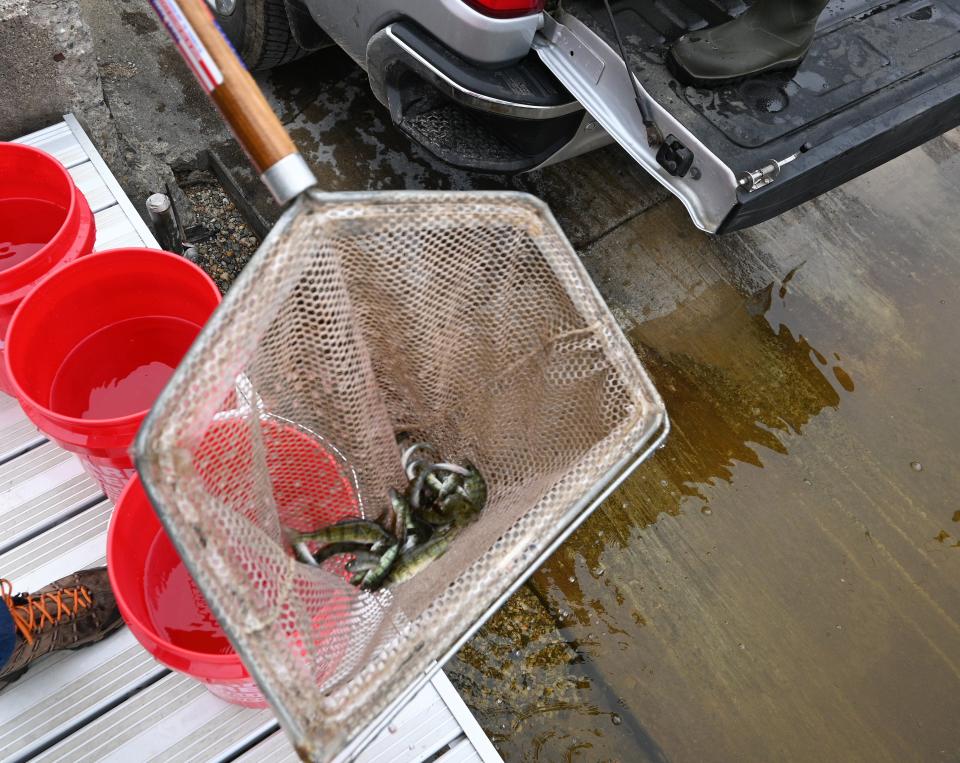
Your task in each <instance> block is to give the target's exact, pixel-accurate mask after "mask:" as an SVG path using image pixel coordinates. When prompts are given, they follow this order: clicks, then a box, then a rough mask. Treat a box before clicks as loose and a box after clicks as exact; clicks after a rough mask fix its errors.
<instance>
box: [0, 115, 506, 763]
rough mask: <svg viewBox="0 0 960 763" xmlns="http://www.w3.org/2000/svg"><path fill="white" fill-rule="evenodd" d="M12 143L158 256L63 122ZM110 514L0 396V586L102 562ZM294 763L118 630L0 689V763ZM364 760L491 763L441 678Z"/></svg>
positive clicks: (253, 723)
mask: <svg viewBox="0 0 960 763" xmlns="http://www.w3.org/2000/svg"><path fill="white" fill-rule="evenodd" d="M18 142H21V143H25V144H27V145H31V146H35V147H37V148H40V149H42V150H44V151H46V152H47V153H50V154H52V155H53V156H55V157H56V158H57V159H58V160H60V162H61V163H63V164H64V166H66V167H67V169H68V170H70V173H71V175H72V176H73V178H74V180H75V181H76V183H77V185H78V187H79V188H80V190H81V191H82V192H83V194H84V195H85V196H86V198H87V199H88V201H89V202H90V206H91V208H92V209H93V211H94V214H95V218H96V225H97V241H96V246H95V249H96V250H102V249H110V248H115V247H121V246H136V247H139V246H147V247H154V248H157V246H158V245H157V242H156V240H155V239H154V238H153V236H152V234H151V233H150V230H149V229H148V228H147V226H146V225H145V224H144V223H143V221H142V220H141V219H140V217H139V215H138V214H137V212H136V210H135V209H134V207H133V205H132V204H131V203H130V200H129V199H128V198H127V197H126V195H125V194H124V193H123V190H122V189H121V188H120V186H119V184H118V183H117V181H116V179H115V178H114V177H113V175H112V174H111V173H110V170H109V169H108V168H107V166H106V164H105V163H104V162H103V159H102V158H101V157H100V155H99V154H98V153H97V151H96V149H95V148H94V146H93V145H92V144H91V143H90V141H89V139H88V138H87V136H86V135H85V134H84V132H83V130H82V128H81V127H80V125H79V123H78V122H77V121H76V119H75V118H74V117H73V116H72V115H67V116H65V117H64V121H63V122H61V123H59V124H56V125H53V126H51V127H48V128H46V129H44V130H40V131H39V132H36V133H32V134H31V135H27V136H25V137H23V138H20V139H19V141H18ZM112 510H113V506H112V504H111V503H110V502H109V501H107V500H105V499H104V497H103V495H102V494H101V493H100V491H99V488H98V487H97V486H96V485H95V484H94V483H93V481H92V480H91V479H90V478H89V477H88V476H87V475H86V474H85V473H84V472H83V470H82V468H81V467H80V463H79V461H78V460H77V459H76V457H75V456H73V455H72V454H69V453H67V452H66V451H63V450H61V449H60V448H58V447H57V446H56V445H54V444H53V443H50V442H47V441H46V440H45V439H44V438H43V437H42V436H41V435H40V434H39V433H38V432H37V430H36V428H34V427H33V426H32V425H31V424H30V422H29V421H27V419H26V418H25V417H24V415H23V413H22V412H21V410H20V407H19V406H18V405H17V403H16V401H14V400H12V399H10V398H8V397H6V396H4V395H2V394H0V575H2V576H3V577H6V578H9V579H10V580H11V581H12V582H13V583H14V585H15V587H16V588H17V590H30V589H35V588H39V587H41V586H43V585H45V584H46V583H48V582H50V581H51V580H55V579H57V578H59V577H62V576H63V575H66V574H69V573H70V572H73V571H74V570H77V569H82V568H84V567H93V566H97V565H100V564H103V563H104V560H105V556H106V533H107V526H108V523H109V520H110V513H111V512H112ZM27 760H38V761H41V760H42V761H67V762H69V763H75V762H79V761H118V762H119V761H123V762H124V763H128V762H130V761H147V760H156V761H164V762H165V763H166V762H167V761H176V762H178V763H181V762H184V761H223V762H224V763H225V762H226V761H229V760H242V761H288V760H289V761H294V760H297V757H296V755H295V753H294V752H293V749H292V748H291V746H290V744H289V743H288V741H287V738H286V736H285V735H284V734H283V733H282V732H281V731H280V730H279V726H278V725H277V722H276V720H275V719H274V717H273V714H272V713H271V712H270V711H269V710H248V709H245V708H239V707H236V706H233V705H229V704H227V703H225V702H222V701H221V700H219V699H217V698H216V697H214V696H213V695H212V694H210V693H209V692H207V691H206V690H205V689H204V688H203V687H202V686H201V685H200V684H198V683H197V682H195V681H193V680H191V679H189V678H187V677H185V676H181V675H179V674H177V673H173V672H171V671H169V670H167V669H166V668H164V667H163V666H162V665H160V664H159V663H157V662H155V661H154V660H153V658H152V657H150V655H148V654H147V653H146V652H145V651H144V650H143V649H142V648H141V647H140V645H139V644H138V643H137V641H136V640H135V639H134V637H133V635H132V634H131V633H130V632H129V631H128V630H127V629H123V630H122V631H121V632H119V633H117V634H115V635H113V636H111V637H110V638H108V639H106V640H104V641H102V642H100V643H99V644H94V645H92V646H90V647H88V648H85V649H81V650H79V651H77V652H61V653H57V654H53V655H51V656H49V657H47V658H44V659H43V660H40V661H39V662H37V663H36V664H35V665H33V666H32V667H31V668H30V670H29V671H28V672H27V673H26V675H25V676H24V677H23V678H21V679H20V680H19V681H17V682H16V683H14V684H11V685H10V686H8V687H7V688H6V689H5V690H3V691H2V692H0V762H3V763H13V762H14V761H17V762H19V761H27ZM356 760H357V761H362V763H373V762H374V761H377V762H378V763H385V762H386V761H391V762H392V761H410V762H411V763H419V762H420V761H425V760H438V761H443V763H466V762H467V761H470V763H474V762H476V761H499V760H500V756H499V755H498V754H497V752H496V750H495V749H494V747H493V745H492V744H491V743H490V741H489V740H488V739H487V737H486V736H485V735H484V733H483V731H482V729H481V728H480V726H479V725H478V724H477V722H476V720H475V719H474V718H473V716H472V715H471V714H470V711H469V709H468V708H467V707H466V705H465V704H464V703H463V700H462V699H461V698H460V696H459V695H458V694H457V692H456V690H455V689H454V688H453V686H452V685H451V684H450V682H449V681H448V680H447V678H446V676H444V675H443V673H439V674H438V675H437V676H436V678H434V679H433V681H432V682H431V683H429V684H427V686H426V687H425V688H424V689H422V690H421V691H420V692H419V693H418V694H416V695H415V696H414V697H413V698H412V699H411V700H410V701H409V702H408V703H407V704H406V705H405V706H404V707H403V708H402V709H401V710H400V711H399V713H398V715H397V717H396V718H395V719H394V721H393V723H391V725H390V726H389V728H387V729H386V730H384V731H383V732H381V733H380V734H379V736H377V737H376V738H375V739H374V740H373V741H372V742H371V743H370V745H369V746H368V747H366V748H365V749H364V750H363V752H362V753H360V755H359V756H358V757H357V758H356Z"/></svg>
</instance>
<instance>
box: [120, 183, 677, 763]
mask: <svg viewBox="0 0 960 763" xmlns="http://www.w3.org/2000/svg"><path fill="white" fill-rule="evenodd" d="M667 429H668V422H667V417H666V412H665V410H664V406H663V402H662V400H661V399H660V396H659V395H658V393H657V391H656V389H655V388H654V385H653V383H652V382H651V380H650V379H649V377H648V376H647V374H646V372H645V371H644V369H643V367H642V365H641V364H640V362H639V360H638V358H637V356H636V353H635V352H634V350H633V348H632V347H631V346H630V344H629V342H628V341H627V340H626V338H625V337H624V335H623V333H622V331H621V330H620V328H619V327H618V325H617V323H616V321H615V319H614V317H613V316H612V315H611V313H610V311H609V309H608V308H607V306H606V304H605V303H604V301H603V299H602V298H601V297H600V295H599V293H598V292H597V290H596V288H595V287H594V285H593V283H592V281H591V280H590V278H589V276H588V274H587V273H586V271H585V270H584V268H583V266H582V264H581V263H580V261H579V259H578V257H577V255H576V253H575V252H574V251H573V249H572V247H571V246H570V244H569V242H568V241H567V239H566V237H565V236H564V234H563V232H562V230H561V229H560V227H559V226H558V225H557V223H556V221H555V220H554V218H553V216H552V215H551V213H550V211H549V209H548V208H547V207H546V205H544V204H543V203H542V202H540V201H539V200H537V199H535V198H534V197H532V196H529V195H527V194H521V193H503V192H462V193H461V192H457V193H450V192H407V191H400V192H388V193H349V194H309V195H306V196H304V197H301V199H300V200H298V201H297V202H296V203H295V204H294V205H293V206H292V207H291V209H289V210H288V211H287V212H286V213H285V214H284V215H283V217H282V218H281V220H280V221H279V222H278V224H277V226H276V227H275V228H274V229H273V231H271V233H270V235H269V236H268V237H267V238H266V240H265V241H264V242H263V244H262V245H261V247H260V249H259V250H258V252H257V253H256V255H255V256H254V257H253V258H252V259H251V261H250V263H249V264H248V265H247V267H246V268H245V269H244V271H243V273H242V274H241V275H240V277H239V278H238V279H237V281H236V283H235V284H234V286H233V287H232V289H231V290H230V292H229V293H228V294H227V296H226V298H225V299H224V302H223V304H222V305H221V307H220V308H219V309H218V310H217V312H216V313H215V314H214V316H213V317H212V318H211V320H210V321H209V322H208V324H207V326H206V327H205V328H204V329H203V331H202V332H201V334H200V336H199V337H198V339H197V341H196V342H195V343H194V345H193V347H192V348H191V349H190V351H189V352H188V354H187V355H186V357H185V358H184V360H183V362H182V363H181V364H180V366H179V367H178V369H177V371H176V372H175V374H174V375H173V377H172V379H171V381H170V383H169V384H168V386H167V387H166V388H165V390H164V391H163V393H162V394H161V395H160V397H159V399H158V400H157V402H156V404H155V406H154V408H153V410H152V411H151V413H150V415H149V416H148V418H147V420H146V421H145V423H144V425H143V427H142V428H141V431H140V433H139V435H138V438H137V441H136V443H135V448H134V453H135V459H136V464H137V468H138V471H139V473H140V475H141V478H142V481H143V484H144V487H145V489H146V491H147V494H148V495H149V497H150V499H151V501H152V503H153V505H154V507H155V509H156V511H157V513H158V515H159V517H160V519H161V522H162V523H163V525H164V527H165V528H166V530H167V532H168V534H169V535H170V538H171V540H172V541H173V543H174V545H175V546H176V548H177V550H178V551H179V553H180V555H181V557H182V558H183V560H184V563H185V564H186V566H187V568H188V569H189V570H190V572H191V574H192V575H193V577H194V579H195V580H196V582H197V584H198V586H199V588H200V590H201V591H202V592H203V594H204V596H205V597H206V599H207V601H208V603H209V604H210V607H211V609H212V610H213V612H214V614H215V615H216V617H217V619H218V620H219V621H220V623H221V624H222V626H223V627H224V630H225V631H226V633H227V635H228V636H229V638H230V641H231V643H232V644H233V645H234V647H235V648H236V649H237V651H238V652H239V654H240V656H241V657H242V659H243V660H244V663H245V665H246V666H247V668H248V670H250V672H251V674H252V675H253V677H254V678H255V679H256V680H257V683H258V684H259V686H260V687H261V689H262V690H263V692H264V694H265V696H266V697H267V699H268V700H269V701H270V704H271V705H272V707H273V709H274V710H275V711H276V712H277V715H278V718H279V719H280V721H281V724H282V725H283V727H284V729H285V730H286V732H287V733H288V735H289V736H290V738H291V740H292V741H293V743H294V746H295V749H296V750H297V752H298V753H299V754H300V756H301V757H302V758H304V759H310V760H320V761H328V760H331V759H333V758H334V757H336V756H337V755H338V754H340V755H342V756H348V755H351V754H353V753H354V752H356V751H357V750H358V749H359V748H360V747H362V745H363V744H364V743H365V742H366V741H367V740H369V739H370V737H371V736H372V734H374V733H376V731H377V730H378V729H380V728H381V727H382V726H383V725H384V724H385V723H386V722H387V720H388V718H389V717H390V716H391V715H392V714H393V713H394V712H395V711H396V710H397V709H399V707H400V706H401V704H402V702H404V701H405V700H406V698H408V697H409V696H410V695H411V693H412V692H413V691H415V690H417V689H418V688H419V687H420V686H422V685H423V683H424V682H425V681H426V680H427V679H428V678H429V677H430V676H431V675H432V674H433V673H434V672H435V671H436V670H438V669H439V666H440V665H442V663H443V662H444V661H445V660H446V659H448V658H449V657H450V656H451V655H452V654H453V653H454V652H455V650H456V649H457V648H458V647H459V646H460V645H461V644H462V643H463V642H464V641H465V640H466V639H467V638H468V637H469V636H470V635H471V634H472V633H473V632H474V631H475V630H476V629H477V628H478V627H479V626H480V625H481V624H482V623H483V622H484V621H485V620H486V619H487V618H488V617H489V616H490V615H491V614H492V613H493V612H494V611H496V609H497V608H498V607H499V606H500V605H501V604H502V603H503V602H504V601H505V600H506V598H507V597H508V596H509V595H510V594H511V593H512V592H513V591H514V590H516V588H517V587H518V586H519V585H520V584H521V583H522V582H523V581H524V580H525V579H526V578H527V577H528V576H529V575H530V574H532V572H533V571H534V570H535V569H536V567H537V566H538V565H539V564H540V563H541V562H542V561H543V560H544V559H545V558H546V557H547V556H548V555H549V554H550V553H552V551H553V550H555V548H556V547H557V546H558V545H559V544H560V543H561V542H562V541H563V539H564V538H566V537H567V536H568V535H569V534H570V533H571V532H572V531H573V530H574V529H575V527H577V526H578V525H579V524H580V523H581V522H582V521H583V520H584V519H585V518H586V517H587V516H588V515H589V513H590V512H591V511H592V510H593V509H594V508H595V507H596V506H597V505H599V503H600V502H601V501H602V500H603V499H604V498H605V497H606V496H607V495H608V494H609V493H610V492H611V491H612V490H613V489H614V488H615V486H616V485H617V484H619V482H620V481H621V480H622V479H623V478H624V477H625V476H626V475H627V474H629V472H630V471H632V469H633V468H635V467H636V466H637V465H638V464H639V463H640V462H641V461H642V460H643V459H644V458H646V456H647V455H649V453H650V452H652V451H653V449H654V448H655V447H657V446H658V445H659V443H660V442H661V441H662V440H663V438H664V437H665V436H666V432H667ZM404 438H406V439H407V441H412V440H425V441H428V442H431V443H432V444H434V445H435V446H436V447H437V448H438V449H439V451H440V452H441V453H442V454H443V456H444V458H445V459H448V460H461V461H462V460H465V459H469V460H470V461H472V462H473V463H475V464H476V465H477V467H478V468H479V469H480V471H481V473H482V474H484V476H485V477H486V479H487V482H488V488H489V499H488V502H487V506H486V507H485V508H484V510H483V512H482V513H481V515H480V517H479V519H478V520H477V521H476V522H474V523H473V524H470V525H468V526H467V527H465V528H463V529H462V530H461V531H459V533H458V534H457V535H456V536H454V538H453V540H452V542H451V547H450V549H449V550H448V551H447V553H445V554H444V555H443V556H441V557H440V558H439V559H437V560H435V561H434V562H432V563H431V564H430V565H429V566H428V567H427V568H426V569H425V570H423V571H422V572H420V573H419V574H418V575H416V576H415V577H413V578H412V579H410V580H408V581H405V582H403V583H399V584H396V585H392V586H388V587H386V588H384V589H381V590H380V591H375V592H365V591H360V590H358V589H357V588H355V587H353V586H351V585H350V584H349V582H348V581H347V580H346V577H347V575H346V573H345V571H344V569H343V562H342V559H341V560H340V561H337V560H332V561H331V562H329V563H324V565H322V566H320V567H316V566H310V565H308V564H304V563H303V562H301V561H299V560H298V559H297V558H296V556H295V554H294V552H293V549H291V548H290V546H289V543H288V542H287V541H286V540H285V538H286V534H285V533H286V531H287V530H288V529H291V528H293V529H299V530H304V529H309V528H311V527H317V526H322V525H324V524H329V523H331V522H334V521H337V520H338V519H340V518H344V517H346V516H366V517H370V518H376V517H378V516H379V515H381V513H382V512H383V511H384V510H385V508H384V507H385V505H386V503H387V501H386V491H387V489H388V488H390V487H397V488H400V487H403V486H404V485H405V483H406V480H405V477H404V475H403V472H402V469H401V467H400V458H399V456H400V445H398V441H400V440H403V439H404ZM338 565H339V566H338Z"/></svg>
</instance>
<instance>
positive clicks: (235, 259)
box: [179, 172, 260, 292]
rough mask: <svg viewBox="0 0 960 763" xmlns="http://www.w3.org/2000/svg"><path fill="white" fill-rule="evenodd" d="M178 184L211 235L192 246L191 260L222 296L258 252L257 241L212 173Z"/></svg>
mask: <svg viewBox="0 0 960 763" xmlns="http://www.w3.org/2000/svg"><path fill="white" fill-rule="evenodd" d="M179 184H180V187H181V188H182V189H183V192H184V193H185V194H186V196H187V198H188V199H189V200H190V203H191V204H193V207H194V212H195V213H196V222H197V223H198V224H199V225H202V226H203V227H204V228H206V229H207V231H208V233H209V234H210V235H209V237H207V238H203V239H202V240H200V241H196V242H194V247H195V248H196V255H195V256H191V258H190V259H192V260H193V261H194V262H196V263H197V264H198V265H199V266H200V267H201V268H203V269H204V270H205V271H206V272H207V274H208V275H209V276H210V277H211V278H212V279H213V280H214V281H216V283H217V286H219V287H220V291H223V292H225V291H227V289H229V288H230V285H231V284H232V283H233V280H234V279H235V278H236V277H237V276H238V275H239V274H240V271H241V270H243V267H244V265H246V264H247V262H249V260H250V258H251V257H252V256H253V253H254V252H256V251H257V247H258V246H259V245H260V239H259V238H257V235H256V234H255V233H254V232H253V230H252V229H251V228H250V226H249V225H247V223H246V221H245V220H244V219H243V217H242V216H241V214H240V212H239V211H238V210H237V207H236V205H234V203H233V201H231V199H230V197H229V196H228V195H227V194H226V192H225V191H224V190H223V188H222V187H221V185H220V183H219V182H218V181H217V179H216V177H215V176H214V175H213V174H212V173H208V172H191V173H190V175H189V176H188V177H186V178H183V179H181V180H180V181H179Z"/></svg>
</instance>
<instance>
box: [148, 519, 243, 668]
mask: <svg viewBox="0 0 960 763" xmlns="http://www.w3.org/2000/svg"><path fill="white" fill-rule="evenodd" d="M143 588H144V596H145V597H146V604H147V614H148V615H149V617H150V620H151V622H152V623H153V626H154V627H155V628H156V629H157V633H158V634H159V635H160V636H162V637H163V638H165V639H166V640H167V641H169V642H170V643H171V644H176V645H177V646H179V647H181V648H183V649H189V650H190V651H193V652H203V653H204V654H232V653H233V648H232V647H231V646H230V642H229V641H227V637H226V635H225V634H224V632H223V629H222V628H221V627H220V625H219V623H217V621H216V619H215V618H214V616H213V613H211V612H210V608H209V607H208V606H207V602H206V601H204V598H203V595H202V594H201V593H200V591H199V589H198V588H197V584H196V583H194V582H193V578H191V577H190V573H189V572H187V568H186V567H185V566H184V564H183V562H182V561H181V559H180V556H179V555H178V554H177V552H176V550H175V549H174V547H173V544H172V543H170V539H169V538H168V537H167V534H166V533H164V532H158V533H157V534H156V537H154V539H153V542H152V543H151V544H150V550H149V551H148V552H147V557H146V560H145V563H144V577H143Z"/></svg>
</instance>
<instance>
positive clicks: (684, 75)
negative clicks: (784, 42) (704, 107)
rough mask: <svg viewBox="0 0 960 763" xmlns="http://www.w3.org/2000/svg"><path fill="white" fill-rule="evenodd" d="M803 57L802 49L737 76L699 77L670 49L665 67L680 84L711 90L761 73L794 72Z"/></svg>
mask: <svg viewBox="0 0 960 763" xmlns="http://www.w3.org/2000/svg"><path fill="white" fill-rule="evenodd" d="M805 57H806V51H804V55H802V56H800V57H799V58H797V59H795V60H794V59H791V60H790V61H787V62H778V63H776V64H772V65H771V66H768V67H766V68H765V69H759V70H757V71H755V72H751V73H750V74H743V75H741V76H739V77H726V78H710V79H701V78H700V77H696V76H694V75H692V74H690V73H689V72H688V71H687V70H686V69H684V68H683V67H682V66H681V65H680V63H679V62H678V61H677V60H676V59H675V58H674V57H673V51H672V50H671V51H670V52H669V53H668V54H667V69H669V70H670V73H671V74H672V75H673V76H674V77H676V79H677V81H678V82H679V83H680V84H681V85H689V86H691V87H700V88H704V89H707V90H713V89H716V88H718V87H723V86H724V85H739V84H740V83H741V82H746V81H747V80H750V79H753V78H754V77H760V76H761V75H764V74H772V73H774V72H792V73H794V74H795V73H796V71H797V69H799V68H800V64H801V63H803V59H804V58H805Z"/></svg>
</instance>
